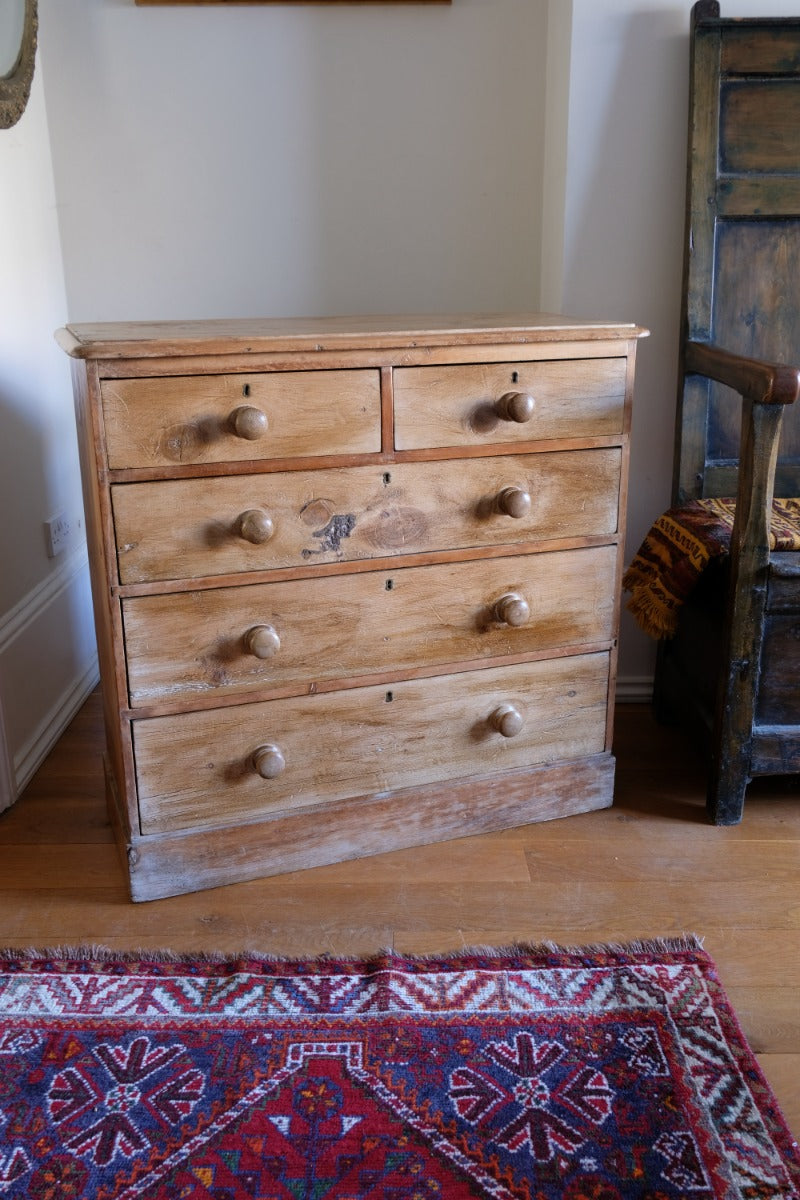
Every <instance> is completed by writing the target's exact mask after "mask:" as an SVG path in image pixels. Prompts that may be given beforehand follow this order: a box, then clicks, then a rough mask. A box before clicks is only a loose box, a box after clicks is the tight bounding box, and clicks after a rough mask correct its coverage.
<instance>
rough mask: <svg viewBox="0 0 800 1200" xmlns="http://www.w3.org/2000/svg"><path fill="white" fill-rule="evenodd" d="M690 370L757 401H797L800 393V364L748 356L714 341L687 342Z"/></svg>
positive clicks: (687, 363) (688, 366)
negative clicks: (770, 361) (799, 365)
mask: <svg viewBox="0 0 800 1200" xmlns="http://www.w3.org/2000/svg"><path fill="white" fill-rule="evenodd" d="M686 370H687V372H688V373H690V374H694V375H705V376H706V377H707V378H708V379H716V381H717V382H718V383H724V384H727V386H728V387H732V388H733V389H734V391H737V392H738V393H739V395H740V396H745V397H746V398H747V399H748V400H752V401H753V403H754V404H794V402H795V400H797V398H798V396H800V367H789V366H784V365H783V364H781V363H768V362H762V361H761V360H759V359H757V358H744V357H743V356H742V355H740V354H731V353H730V352H729V351H728V350H723V349H722V347H721V346H713V345H711V343H710V342H687V343H686Z"/></svg>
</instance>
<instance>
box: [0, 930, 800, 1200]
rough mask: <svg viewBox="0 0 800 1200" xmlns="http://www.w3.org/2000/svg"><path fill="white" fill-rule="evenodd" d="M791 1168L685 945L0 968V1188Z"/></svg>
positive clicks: (17, 1192) (516, 1185)
mask: <svg viewBox="0 0 800 1200" xmlns="http://www.w3.org/2000/svg"><path fill="white" fill-rule="evenodd" d="M799 1189H800V1158H799V1157H798V1149H797V1144H796V1142H794V1141H793V1140H792V1137H791V1135H790V1133H789V1132H788V1130H787V1128H786V1125H785V1122H784V1121H783V1119H782V1117H781V1115H780V1113H779V1112H778V1110H777V1106H776V1104H775V1100H774V1098H773V1097H772V1095H771V1094H770V1091H769V1089H768V1087H767V1085H766V1083H765V1081H764V1079H763V1077H762V1075H761V1074H760V1072H759V1069H758V1067H757V1065H756V1062H755V1060H754V1058H753V1055H752V1053H751V1052H750V1050H749V1049H748V1047H747V1045H746V1044H745V1041H744V1038H743V1036H742V1033H741V1031H740V1028H739V1026H738V1023H737V1021H736V1018H735V1016H734V1014H733V1012H732V1010H731V1007H730V1004H729V1003H728V1001H727V1000H726V998H725V995H724V993H723V991H722V989H721V987H720V984H719V982H718V980H717V975H716V972H715V969H714V966H713V963H712V962H711V960H710V959H709V958H708V956H707V955H706V954H705V953H704V952H703V951H702V950H701V949H700V947H699V945H698V944H697V943H696V942H695V941H694V940H692V939H684V940H681V941H679V942H670V943H663V944H662V943H659V944H657V945H656V944H646V945H637V946H632V947H627V948H613V947H605V948H602V947H597V948H587V949H585V950H579V951H567V950H559V949H557V948H554V947H540V948H527V949H526V948H514V949H511V950H508V951H502V952H501V951H474V952H471V953H469V954H465V955H462V956H461V957H459V958H453V959H428V960H424V959H407V958H400V957H394V956H391V955H387V956H384V957H380V958H376V959H374V960H372V961H369V962H361V961H334V960H327V959H319V960H311V961H305V962H303V961H276V960H268V959H260V958H257V957H253V958H250V957H248V958H243V959H239V960H236V961H231V960H219V961H217V960H213V959H199V960H198V959H193V960H184V959H176V960H174V961H172V960H167V961H152V960H147V959H136V960H133V959H129V958H124V959H119V958H113V957H111V956H109V955H106V954H102V953H101V954H97V953H96V952H94V953H89V952H87V953H86V954H83V955H81V954H77V953H76V954H74V955H72V954H71V952H69V951H62V952H61V953H60V955H55V954H54V955H49V956H40V957H35V956H18V955H16V954H15V953H14V952H8V953H6V954H5V955H4V956H3V958H2V960H0V1198H1V1200H22V1198H23V1197H24V1198H25V1200H31V1198H36V1200H72V1198H75V1200H112V1198H113V1200H132V1198H133V1197H136V1198H138V1200H142V1198H145V1200H201V1198H202V1200H211V1198H213V1200H240V1198H241V1200H244V1198H245V1197H248V1198H258V1200H323V1198H325V1200H361V1198H362V1197H374V1198H376V1200H378V1198H380V1200H454V1198H457V1197H458V1198H460V1197H493V1198H496V1200H503V1198H506V1197H508V1198H515V1200H556V1198H558V1200H634V1198H635V1200H710V1198H712V1197H713V1198H717V1197H719V1198H723V1197H724V1198H725V1200H734V1198H738V1200H743V1198H749V1200H756V1198H758V1200H761V1198H763V1200H775V1198H776V1197H797V1196H798V1195H799V1194H800V1190H799Z"/></svg>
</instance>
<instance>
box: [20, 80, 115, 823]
mask: <svg viewBox="0 0 800 1200" xmlns="http://www.w3.org/2000/svg"><path fill="white" fill-rule="evenodd" d="M0 262H2V264H3V269H2V273H1V274H0V512H2V514H3V519H2V521H0V711H1V712H2V714H3V720H2V724H1V725H0V809H2V808H4V807H6V806H7V804H8V803H9V802H10V800H11V798H12V797H13V795H14V794H15V793H16V791H17V790H18V789H19V788H20V787H22V786H23V785H24V783H25V782H26V781H27V779H28V778H29V776H30V774H31V772H32V771H33V769H34V768H35V766H36V765H38V762H39V761H40V760H41V758H42V756H43V755H44V753H45V752H46V751H47V749H49V746H50V744H51V743H52V740H53V737H54V736H55V735H56V734H57V732H59V731H60V728H61V726H63V722H64V720H66V719H68V717H69V716H70V715H71V714H72V712H73V711H74V708H75V706H76V705H77V704H79V703H80V701H81V699H82V698H83V696H84V695H85V694H86V691H87V689H88V688H89V687H90V686H91V685H92V683H93V682H94V679H95V678H96V659H95V648H94V635H93V630H92V618H91V610H90V608H89V604H88V596H89V592H88V569H87V565H86V552H85V542H84V538H83V531H82V528H81V527H80V525H79V522H81V523H82V504H81V493H80V479H79V473H78V461H77V447H76V438H75V423H74V418H73V409H72V392H71V387H70V379H69V369H68V365H67V363H66V361H65V359H64V356H63V354H61V353H60V352H59V350H58V348H57V346H56V344H55V342H54V341H53V336H52V335H53V330H54V329H55V328H56V326H57V325H58V324H60V323H61V322H62V321H63V319H64V310H65V291H64V279H63V273H62V266H61V251H60V245H59V233H58V224H57V220H56V206H55V192H54V186H53V173H52V165H51V160H50V149H49V139H48V132H47V121H46V115H45V107H44V99H43V91H42V76H41V70H40V68H39V64H37V70H36V72H35V74H34V81H33V87H32V92H31V100H30V103H29V105H28V108H27V109H26V111H25V113H24V114H23V116H22V118H21V119H20V121H19V122H18V123H17V124H16V125H15V126H13V127H12V128H11V129H8V130H0ZM59 511H63V512H64V513H65V514H67V515H68V518H69V519H70V520H71V521H72V523H73V534H72V537H71V538H70V541H69V543H68V544H67V547H66V549H65V550H64V552H63V553H62V555H61V556H60V557H58V558H54V559H51V558H48V556H47V553H46V547H45V538H44V531H43V522H44V521H45V520H46V519H47V518H48V517H51V516H53V515H54V514H55V513H57V512H59Z"/></svg>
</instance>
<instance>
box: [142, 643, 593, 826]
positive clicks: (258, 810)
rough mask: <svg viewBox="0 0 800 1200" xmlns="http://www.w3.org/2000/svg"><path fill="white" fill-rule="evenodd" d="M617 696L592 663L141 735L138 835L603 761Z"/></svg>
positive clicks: (543, 666)
mask: <svg viewBox="0 0 800 1200" xmlns="http://www.w3.org/2000/svg"><path fill="white" fill-rule="evenodd" d="M608 683H609V655H608V654H607V653H597V654H588V655H580V656H576V657H573V658H561V659H554V660H545V661H542V662H537V663H523V664H518V665H516V666H511V667H502V668H496V669H487V670H477V671H467V672H464V673H463V674H456V675H447V676H438V677H435V678H431V679H422V680H411V681H406V682H400V683H396V684H394V685H392V686H391V687H389V688H387V687H383V686H382V687H376V686H372V687H365V688H353V689H351V690H348V691H343V692H333V693H323V694H319V695H315V696H303V697H300V698H295V699H290V700H271V701H267V702H264V703H259V704H251V705H235V706H233V707H230V708H224V709H218V710H212V711H208V712H198V713H190V714H181V715H179V716H174V717H156V718H151V719H147V720H142V721H138V722H135V723H134V726H133V730H134V749H135V758H136V772H137V779H138V790H139V814H140V821H141V832H142V834H144V835H147V834H156V833H163V832H168V831H176V830H182V829H203V828H211V827H217V828H219V827H221V826H225V825H229V824H237V823H239V822H247V821H253V820H259V819H264V818H265V817H268V816H269V815H270V814H277V813H282V812H287V811H291V810H295V809H298V808H305V807H309V806H314V805H326V804H329V803H331V802H333V801H335V800H337V799H343V798H347V797H356V796H362V795H371V794H375V793H376V792H384V791H394V790H397V789H402V788H406V787H413V786H415V785H422V784H426V783H435V782H439V781H443V780H446V779H451V778H456V777H460V776H468V775H472V774H474V775H477V776H480V775H483V774H488V773H492V772H497V771H503V770H506V769H512V768H521V767H525V766H530V765H534V764H537V763H543V762H555V761H558V760H561V759H578V758H580V757H582V756H587V755H591V754H596V753H599V752H601V751H602V750H603V749H604V746H605V729H606V702H607V699H608ZM476 786H479V785H478V784H476ZM406 819H407V820H413V819H414V814H413V813H407V814H403V813H402V812H400V811H398V813H397V820H398V821H403V820H406Z"/></svg>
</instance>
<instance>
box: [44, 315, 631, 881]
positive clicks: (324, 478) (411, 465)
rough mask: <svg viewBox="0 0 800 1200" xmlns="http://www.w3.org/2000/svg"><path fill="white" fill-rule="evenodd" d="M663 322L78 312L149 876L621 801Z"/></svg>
mask: <svg viewBox="0 0 800 1200" xmlns="http://www.w3.org/2000/svg"><path fill="white" fill-rule="evenodd" d="M641 332H642V331H641V330H639V329H637V328H636V327H634V326H632V325H611V324H609V325H604V324H599V323H592V322H572V321H566V320H561V319H559V318H553V317H544V316H541V315H537V314H523V315H519V314H514V315H513V316H500V317H447V318H442V317H437V318H434V317H422V318H402V319H399V318H396V319H389V318H373V319H363V320H356V319H355V318H348V319H331V320H327V321H326V320H298V321H280V320H265V321H230V322H198V323H186V324H181V323H172V322H169V323H157V324H152V325H148V324H107V325H95V326H88V325H79V326H69V327H67V328H66V329H64V330H61V331H60V333H59V340H60V342H61V344H62V346H63V347H64V349H65V350H67V352H68V353H69V354H71V355H72V356H73V359H74V362H73V380H74V388H75V398H76V412H77V419H78V430H79V443H80V450H81V462H82V471H83V480H84V497H85V509H86V523H87V534H88V538H89V547H90V562H91V572H92V588H93V597H94V606H95V621H96V627H97V635H98V646H99V654H100V665H101V681H102V690H103V700H104V712H105V720H106V729H107V742H108V751H107V755H106V777H107V791H108V800H109V809H110V812H111V815H112V820H113V822H114V826H115V830H116V832H117V836H118V839H119V842H120V845H121V847H122V849H123V850H124V854H125V862H126V865H127V871H128V876H129V880H130V890H131V896H132V898H133V899H134V900H148V899H153V898H156V897H161V896H167V895H173V894H179V893H181V892H186V891H193V890H197V889H200V888H205V887H214V886H218V885H220V884H225V883H230V882H234V881H237V880H245V879H251V878H254V877H257V876H259V875H266V874H274V873H278V872H284V871H290V870H295V869H298V868H303V867H309V866H313V865H318V864H322V863H327V862H334V861H339V860H343V859H347V858H354V857H359V856H362V855H366V854H373V853H378V852H380V851H383V850H391V849H398V848H400V847H405V846H413V845H419V844H422V843H426V842H434V841H439V840H443V839H446V838H451V837H458V836H462V835H467V834H471V833H479V832H486V831H489V830H496V829H502V828H507V827H510V826H514V825H520V824H524V823H527V822H532V821H539V820H544V819H548V818H553V817H559V816H566V815H569V814H574V813H579V812H584V811H587V810H590V809H595V808H601V807H604V806H607V805H609V804H610V803H611V801H612V794H613V779H614V760H613V757H612V754H611V751H610V725H611V715H612V697H613V689H614V678H615V663H616V639H617V621H618V595H619V573H620V565H621V562H620V555H621V548H622V539H623V523H624V516H623V514H624V502H625V488H626V479H627V455H628V431H629V425H630V406H631V396H632V389H633V364H634V357H635V347H636V340H637V337H638V336H639V335H640V334H641Z"/></svg>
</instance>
